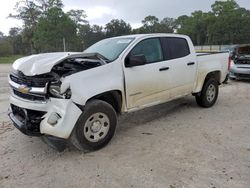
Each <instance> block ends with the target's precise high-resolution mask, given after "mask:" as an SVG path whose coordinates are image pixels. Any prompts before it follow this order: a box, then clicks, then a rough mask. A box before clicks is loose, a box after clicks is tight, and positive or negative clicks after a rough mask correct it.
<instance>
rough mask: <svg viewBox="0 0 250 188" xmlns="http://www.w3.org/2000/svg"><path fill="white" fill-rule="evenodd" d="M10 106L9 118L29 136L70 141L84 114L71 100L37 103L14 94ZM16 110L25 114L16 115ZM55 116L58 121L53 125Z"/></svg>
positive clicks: (52, 99)
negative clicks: (49, 136)
mask: <svg viewBox="0 0 250 188" xmlns="http://www.w3.org/2000/svg"><path fill="white" fill-rule="evenodd" d="M10 104H11V108H10V112H9V117H10V119H11V120H12V121H13V124H14V126H15V127H16V128H18V129H19V130H20V131H21V132H22V133H24V134H26V135H29V136H41V135H51V136H54V137H58V138H63V139H68V138H69V136H70V134H71V132H72V130H73V128H74V126H75V124H76V122H77V120H78V118H79V117H80V115H81V113H82V111H81V109H80V108H79V107H78V106H77V105H76V104H75V103H74V102H73V101H72V100H71V99H56V98H50V99H48V100H47V101H46V102H35V101H28V100H23V99H22V98H19V97H17V96H15V95H13V94H12V95H11V96H10ZM13 108H15V109H13ZM16 109H18V110H20V111H23V113H22V112H20V113H16ZM54 114H57V115H58V119H57V121H56V123H53V124H51V123H50V122H51V121H50V119H51V116H53V115H54Z"/></svg>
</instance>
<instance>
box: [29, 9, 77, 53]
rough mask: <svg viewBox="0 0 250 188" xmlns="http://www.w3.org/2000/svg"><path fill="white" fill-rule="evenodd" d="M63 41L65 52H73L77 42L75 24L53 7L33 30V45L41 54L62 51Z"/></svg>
mask: <svg viewBox="0 0 250 188" xmlns="http://www.w3.org/2000/svg"><path fill="white" fill-rule="evenodd" d="M63 39H65V40H66V46H67V50H73V49H74V48H75V47H74V42H75V41H77V35H76V24H75V22H74V21H73V20H71V19H70V17H69V16H68V15H67V14H65V13H64V12H63V10H62V9H61V8H58V7H53V8H50V9H48V10H47V11H46V13H45V15H44V16H43V17H41V18H40V19H39V22H38V24H37V28H36V30H35V35H34V40H35V44H36V46H37V47H38V49H39V51H41V52H48V51H50V52H53V51H63V45H62V44H63Z"/></svg>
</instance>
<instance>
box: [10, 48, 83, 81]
mask: <svg viewBox="0 0 250 188" xmlns="http://www.w3.org/2000/svg"><path fill="white" fill-rule="evenodd" d="M77 54H79V55H80V54H83V53H81V52H56V53H44V54H36V55H30V56H27V57H23V58H20V59H18V60H16V61H15V62H14V63H13V65H12V67H13V69H14V70H19V71H21V72H22V73H23V74H24V75H26V76H35V75H40V74H45V73H48V72H50V71H51V69H52V68H53V67H54V66H55V65H56V64H58V63H60V62H61V61H63V60H64V59H66V58H68V57H70V56H72V55H77Z"/></svg>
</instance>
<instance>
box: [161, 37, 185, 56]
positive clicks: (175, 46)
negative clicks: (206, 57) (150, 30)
mask: <svg viewBox="0 0 250 188" xmlns="http://www.w3.org/2000/svg"><path fill="white" fill-rule="evenodd" d="M161 41H162V45H163V51H164V57H165V59H166V60H170V59H177V58H182V57H185V56H188V55H189V54H190V49H189V46H188V43H187V40H186V39H184V38H177V37H165V38H161Z"/></svg>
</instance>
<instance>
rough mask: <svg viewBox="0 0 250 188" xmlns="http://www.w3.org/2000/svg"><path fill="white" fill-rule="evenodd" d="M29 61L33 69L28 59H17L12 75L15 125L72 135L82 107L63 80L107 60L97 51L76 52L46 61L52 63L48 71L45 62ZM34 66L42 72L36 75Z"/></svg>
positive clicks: (31, 133) (34, 133) (24, 130)
mask: <svg viewBox="0 0 250 188" xmlns="http://www.w3.org/2000/svg"><path fill="white" fill-rule="evenodd" d="M38 56H39V55H38ZM42 56H43V55H41V57H42ZM47 56H49V55H47ZM35 58H38V57H35ZM31 59H32V58H30V59H28V61H30V60H31ZM47 59H48V58H47ZM45 61H46V58H45ZM41 62H42V61H41ZM27 63H29V64H30V65H31V67H30V69H27V67H25V66H27V64H25V61H22V62H21V63H20V62H17V64H19V65H16V64H15V63H14V65H13V67H14V68H15V70H13V71H12V72H11V73H10V75H9V84H10V86H11V96H10V104H11V105H10V110H9V117H10V119H11V120H12V121H13V124H14V125H15V127H16V128H18V129H19V130H20V131H21V132H22V133H24V134H26V135H29V136H42V135H50V136H54V137H58V138H63V139H67V138H69V136H70V134H71V131H72V129H73V127H74V125H75V123H76V122H77V120H78V118H79V116H80V115H81V113H82V111H81V109H80V108H79V107H78V105H76V104H75V103H74V102H73V101H72V100H71V95H72V93H71V90H70V85H69V84H64V80H65V78H66V77H68V76H70V75H72V74H75V73H78V72H80V71H84V70H88V69H92V68H95V67H98V66H102V65H104V64H106V61H105V60H104V59H103V58H101V57H100V56H98V54H73V55H68V56H67V57H64V56H63V57H62V59H60V60H58V59H57V62H51V63H50V64H48V62H45V64H46V65H47V66H50V67H51V68H50V71H49V72H44V71H42V70H41V69H42V68H43V66H42V65H40V64H36V62H34V64H31V63H30V62H27ZM22 65H23V66H22ZM44 66H45V65H44ZM23 67H25V68H23ZM35 68H37V72H40V73H42V74H38V75H35V74H34V73H35V72H36V69H35ZM39 68H40V70H39ZM47 68H48V67H46V69H45V70H47ZM68 125H71V126H68Z"/></svg>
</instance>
